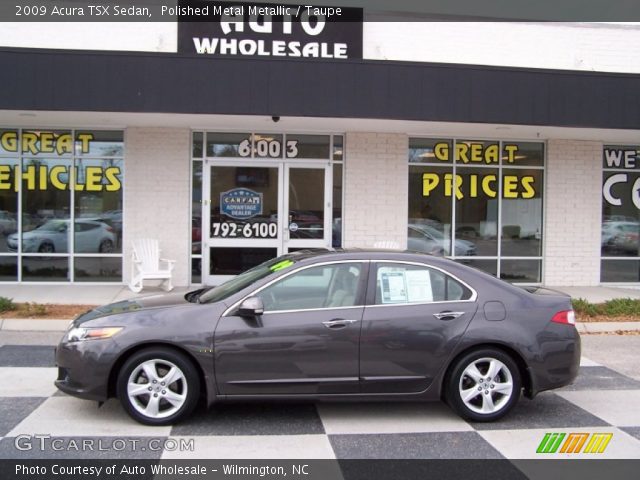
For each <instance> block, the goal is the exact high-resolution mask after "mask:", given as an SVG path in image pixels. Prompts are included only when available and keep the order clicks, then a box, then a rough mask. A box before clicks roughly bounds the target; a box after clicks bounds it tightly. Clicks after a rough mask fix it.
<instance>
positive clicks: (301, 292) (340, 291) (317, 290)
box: [258, 263, 363, 312]
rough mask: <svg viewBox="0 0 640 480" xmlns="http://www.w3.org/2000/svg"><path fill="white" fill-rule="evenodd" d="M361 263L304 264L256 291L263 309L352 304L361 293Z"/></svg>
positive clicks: (356, 301) (331, 306) (298, 308)
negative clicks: (308, 265)
mask: <svg viewBox="0 0 640 480" xmlns="http://www.w3.org/2000/svg"><path fill="white" fill-rule="evenodd" d="M362 274H363V271H362V264H361V263H338V264H332V265H321V266H317V267H311V268H306V269H304V270H300V271H298V272H295V273H293V274H291V275H289V276H288V277H286V278H284V279H282V280H280V281H278V282H276V283H274V284H273V285H270V286H269V287H267V288H265V289H264V290H262V291H261V292H260V293H258V296H259V297H260V298H261V299H262V302H263V303H264V309H265V312H270V311H271V312H273V311H279V310H310V309H318V308H339V307H353V306H355V305H358V300H359V296H360V288H359V286H360V285H361V281H360V280H361V278H362Z"/></svg>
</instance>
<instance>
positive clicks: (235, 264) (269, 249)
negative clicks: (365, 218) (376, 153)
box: [202, 160, 332, 285]
mask: <svg viewBox="0 0 640 480" xmlns="http://www.w3.org/2000/svg"><path fill="white" fill-rule="evenodd" d="M330 173H331V169H330V166H329V165H328V164H326V163H324V164H319V163H317V162H316V163H315V164H314V163H311V162H310V163H305V164H299V163H295V164H294V163H293V162H268V161H267V162H265V161H256V162H249V163H247V162H242V163H236V162H231V161H230V162H221V161H219V160H216V161H212V160H205V163H204V175H203V185H202V192H203V201H202V205H203V207H202V232H203V235H202V243H203V247H204V251H203V255H202V259H203V269H202V281H203V283H204V284H205V285H218V284H220V283H222V282H224V281H226V280H228V279H230V278H232V277H233V276H234V275H237V274H239V273H241V272H243V271H245V270H247V269H249V268H251V267H254V266H256V265H258V264H260V263H262V262H264V261H266V260H268V259H270V258H274V257H276V256H278V255H281V254H283V253H287V252H290V251H295V250H302V249H307V248H327V247H329V246H330V245H331V201H330V199H331V195H330V192H331V181H332V177H331V175H330Z"/></svg>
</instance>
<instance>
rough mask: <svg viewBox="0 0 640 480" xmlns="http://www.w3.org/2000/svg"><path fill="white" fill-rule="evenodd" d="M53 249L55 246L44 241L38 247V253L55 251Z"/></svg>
mask: <svg viewBox="0 0 640 480" xmlns="http://www.w3.org/2000/svg"><path fill="white" fill-rule="evenodd" d="M55 251H56V249H55V247H54V246H53V244H52V243H49V242H44V243H42V244H41V245H40V246H39V247H38V252H39V253H55Z"/></svg>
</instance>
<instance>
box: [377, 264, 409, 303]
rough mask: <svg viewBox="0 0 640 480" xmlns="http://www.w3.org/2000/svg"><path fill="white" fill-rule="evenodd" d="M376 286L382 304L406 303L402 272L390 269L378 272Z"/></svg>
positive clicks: (382, 269)
mask: <svg viewBox="0 0 640 480" xmlns="http://www.w3.org/2000/svg"><path fill="white" fill-rule="evenodd" d="M378 285H380V289H381V293H382V303H407V288H406V285H405V276H404V272H403V271H398V270H395V269H391V268H381V269H379V270H378Z"/></svg>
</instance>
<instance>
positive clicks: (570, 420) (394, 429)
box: [0, 345, 640, 459]
mask: <svg viewBox="0 0 640 480" xmlns="http://www.w3.org/2000/svg"><path fill="white" fill-rule="evenodd" d="M55 377H56V369H55V368H54V364H53V347H52V346H47V345H40V346H26V345H3V346H0V378H1V379H2V382H1V383H0V458H9V459H27V458H49V459H51V458H70V457H73V458H98V457H99V458H114V459H118V458H119V459H124V458H138V459H145V458H148V459H158V458H163V459H173V458H182V459H189V458H193V459H202V458H210V459H215V458H224V459H233V458H261V459H280V458H283V459H296V458H300V459H314V458H316V459H325V458H329V459H333V458H338V459H414V458H420V459H441V458H442V459H449V458H456V459H487V458H488V459H491V458H508V459H521V458H522V459H526V458H540V455H539V454H538V455H537V454H536V453H535V452H536V449H537V447H538V445H539V443H540V441H541V440H542V438H543V436H544V434H545V433H547V432H565V433H574V432H575V433H579V432H590V433H594V432H604V433H613V437H612V439H611V441H610V443H609V445H608V447H607V449H606V451H605V452H604V453H602V454H599V457H598V458H615V459H619V458H632V459H640V408H638V406H640V381H638V380H634V379H632V378H630V377H627V376H625V375H622V374H620V373H618V372H616V371H614V370H612V369H610V368H607V367H605V366H603V365H599V364H597V363H594V362H592V361H589V360H587V359H583V363H582V366H581V370H580V375H579V377H578V379H577V380H576V382H575V384H573V385H571V386H569V387H566V388H564V389H561V390H556V391H554V392H545V393H541V394H540V395H538V397H536V398H535V400H533V401H529V400H527V399H525V398H522V399H521V400H520V402H519V404H518V406H517V407H516V408H515V409H514V410H513V411H512V412H511V414H510V415H508V416H507V417H506V418H505V419H503V420H501V421H498V422H495V423H484V424H480V423H469V422H466V421H464V420H462V419H460V418H459V417H458V416H456V415H455V414H454V413H452V411H451V410H449V408H448V407H447V406H446V405H444V404H441V403H432V404H419V403H349V404H346V403H344V404H341V403H319V404H315V405H314V404H296V403H249V404H220V405H217V406H215V407H214V408H212V409H210V410H209V411H206V410H205V409H204V408H203V407H199V409H198V410H197V411H196V413H195V414H194V415H193V416H192V417H191V418H190V419H189V420H188V421H185V422H184V423H181V424H179V425H176V426H173V427H148V426H143V425H140V424H138V423H136V422H135V421H133V420H132V419H130V418H129V417H128V416H127V415H126V414H125V412H124V411H123V409H122V408H121V407H120V404H119V403H118V402H117V401H116V400H110V401H108V402H107V403H105V404H104V405H102V407H100V408H99V407H98V405H97V403H96V402H90V401H85V400H79V399H75V398H73V397H70V396H67V395H65V394H63V393H61V392H58V391H57V390H56V388H55V387H54V385H53V381H54V379H55ZM42 435H44V437H41V436H42ZM25 436H27V437H25ZM54 440H55V441H54ZM167 440H169V441H168V442H167ZM191 440H193V441H191ZM88 445H92V446H93V450H92V449H91V448H89V447H88ZM184 449H187V450H188V451H184ZM580 457H584V458H593V455H589V454H571V455H570V454H555V455H554V458H580Z"/></svg>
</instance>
